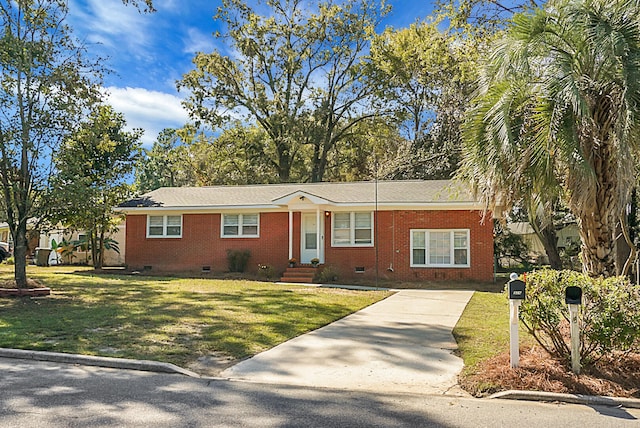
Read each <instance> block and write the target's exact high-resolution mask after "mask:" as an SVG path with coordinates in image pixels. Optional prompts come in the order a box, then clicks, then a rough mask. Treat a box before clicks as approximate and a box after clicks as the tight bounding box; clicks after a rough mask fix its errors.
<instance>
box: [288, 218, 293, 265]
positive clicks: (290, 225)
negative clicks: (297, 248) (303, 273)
mask: <svg viewBox="0 0 640 428" xmlns="http://www.w3.org/2000/svg"><path fill="white" fill-rule="evenodd" d="M291 257H293V211H291V210H289V259H291Z"/></svg>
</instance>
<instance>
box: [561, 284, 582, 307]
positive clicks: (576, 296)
mask: <svg viewBox="0 0 640 428" xmlns="http://www.w3.org/2000/svg"><path fill="white" fill-rule="evenodd" d="M564 301H565V303H566V304H567V305H581V304H582V288H580V287H575V286H571V287H567V288H565V289H564Z"/></svg>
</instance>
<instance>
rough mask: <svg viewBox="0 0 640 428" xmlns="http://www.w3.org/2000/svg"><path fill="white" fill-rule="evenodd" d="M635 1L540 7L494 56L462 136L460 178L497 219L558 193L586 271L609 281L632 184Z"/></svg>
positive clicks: (637, 44) (637, 49)
mask: <svg viewBox="0 0 640 428" xmlns="http://www.w3.org/2000/svg"><path fill="white" fill-rule="evenodd" d="M639 13H640V5H639V4H638V3H637V2H635V1H626V0H620V1H614V2H605V1H602V0H588V1H587V0H585V1H568V0H559V1H554V2H551V3H547V5H546V6H545V8H544V9H538V10H536V11H535V12H532V13H529V14H522V15H516V17H515V18H514V23H513V26H512V28H511V29H510V30H509V32H508V33H507V35H506V37H504V38H503V39H501V40H500V41H498V42H497V43H496V44H495V45H494V48H493V51H492V53H491V55H490V56H489V61H488V62H487V64H486V65H485V67H484V69H483V75H482V78H481V80H480V95H479V97H478V98H477V100H476V102H475V106H474V108H473V110H472V111H471V112H470V114H469V120H468V127H467V128H466V132H465V153H464V162H463V172H462V176H463V177H466V178H467V179H469V180H471V181H472V182H473V183H474V185H475V187H476V188H477V189H478V190H479V191H480V192H481V194H483V195H484V197H485V199H486V201H487V202H488V204H489V206H490V207H491V208H492V209H494V210H495V211H497V212H499V211H501V210H502V209H503V208H504V207H509V206H511V205H512V204H513V203H514V202H515V201H517V200H518V199H520V198H521V197H522V195H523V193H524V192H529V193H534V194H540V195H545V194H546V193H547V192H549V191H552V192H554V191H557V192H558V194H560V195H561V197H562V198H563V200H564V201H565V203H566V205H567V206H568V207H569V208H570V210H571V212H572V213H573V214H574V215H575V217H576V219H577V220H578V225H579V229H580V236H581V240H582V256H583V263H584V269H585V270H586V271H587V272H589V273H590V274H592V275H613V274H615V272H616V269H615V241H616V228H617V227H618V225H619V224H620V223H619V219H620V217H621V215H622V209H623V207H624V206H625V205H626V203H627V201H628V198H629V191H630V189H631V184H632V183H635V182H636V181H637V180H636V177H635V175H634V174H635V168H634V167H633V159H634V156H635V155H636V154H637V151H638V148H639V146H638V141H639V140H638V129H639V128H638V124H639V116H638V114H639V111H638V109H639V108H638V106H639V105H640V79H639V78H640V67H639V65H640V28H639V26H638V21H637V16H638V14H639Z"/></svg>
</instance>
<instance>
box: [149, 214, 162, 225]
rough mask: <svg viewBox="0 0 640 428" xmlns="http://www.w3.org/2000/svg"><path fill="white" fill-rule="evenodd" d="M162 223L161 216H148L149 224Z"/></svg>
mask: <svg viewBox="0 0 640 428" xmlns="http://www.w3.org/2000/svg"><path fill="white" fill-rule="evenodd" d="M162 225H163V218H162V216H161V215H160V216H157V215H154V216H149V226H160V227H162Z"/></svg>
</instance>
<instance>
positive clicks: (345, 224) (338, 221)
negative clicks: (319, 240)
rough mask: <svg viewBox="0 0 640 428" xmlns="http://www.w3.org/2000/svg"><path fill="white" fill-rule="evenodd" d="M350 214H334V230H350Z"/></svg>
mask: <svg viewBox="0 0 640 428" xmlns="http://www.w3.org/2000/svg"><path fill="white" fill-rule="evenodd" d="M350 223H351V221H350V214H349V213H338V214H334V219H333V227H334V229H349V227H350V226H349V225H350Z"/></svg>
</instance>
